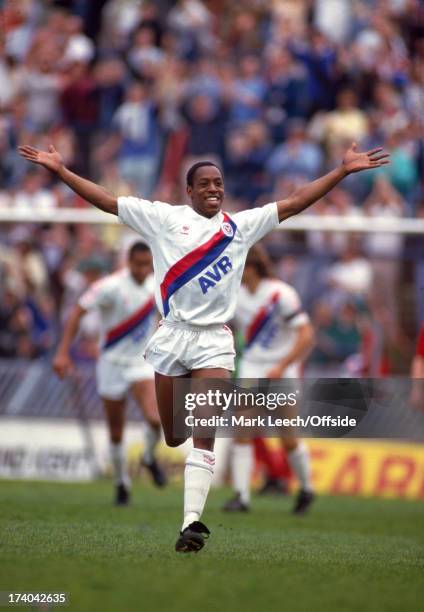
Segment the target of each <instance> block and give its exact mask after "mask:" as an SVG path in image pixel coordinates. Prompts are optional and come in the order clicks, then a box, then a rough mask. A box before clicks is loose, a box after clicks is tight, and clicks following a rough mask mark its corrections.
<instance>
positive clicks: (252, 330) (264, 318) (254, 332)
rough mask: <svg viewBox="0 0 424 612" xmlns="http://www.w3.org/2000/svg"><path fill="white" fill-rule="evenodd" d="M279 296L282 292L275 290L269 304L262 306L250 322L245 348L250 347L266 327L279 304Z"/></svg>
mask: <svg viewBox="0 0 424 612" xmlns="http://www.w3.org/2000/svg"><path fill="white" fill-rule="evenodd" d="M279 297H280V293H279V292H278V291H275V293H273V294H272V295H271V298H270V299H269V301H268V302H267V304H265V306H262V308H261V309H260V310H259V312H258V313H257V315H256V316H255V318H254V319H253V321H252V322H251V323H250V325H249V327H248V328H247V331H246V344H245V348H249V347H250V346H251V345H252V344H253V343H254V342H255V340H256V338H257V337H258V336H259V334H260V333H261V331H262V330H263V329H264V327H265V326H266V324H267V323H268V321H270V319H271V318H272V316H273V314H274V312H275V310H276V308H277V306H278V299H279Z"/></svg>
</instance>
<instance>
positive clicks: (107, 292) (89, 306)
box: [78, 278, 116, 310]
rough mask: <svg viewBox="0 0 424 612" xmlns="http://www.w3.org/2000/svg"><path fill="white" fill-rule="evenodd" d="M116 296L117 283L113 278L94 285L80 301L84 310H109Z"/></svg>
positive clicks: (104, 279) (99, 281) (103, 279)
mask: <svg viewBox="0 0 424 612" xmlns="http://www.w3.org/2000/svg"><path fill="white" fill-rule="evenodd" d="M115 295H116V287H115V283H113V282H112V279H111V278H102V279H100V280H98V281H97V282H95V283H93V284H92V285H91V286H90V287H89V288H88V289H87V291H85V293H83V294H82V296H81V297H80V299H79V300H78V304H79V305H80V306H81V308H84V310H93V309H95V308H108V307H109V306H112V304H113V302H114V299H115Z"/></svg>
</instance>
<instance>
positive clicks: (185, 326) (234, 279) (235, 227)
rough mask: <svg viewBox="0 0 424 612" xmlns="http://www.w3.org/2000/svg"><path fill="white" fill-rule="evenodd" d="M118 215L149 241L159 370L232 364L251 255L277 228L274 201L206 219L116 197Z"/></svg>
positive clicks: (149, 352) (150, 350)
mask: <svg viewBox="0 0 424 612" xmlns="http://www.w3.org/2000/svg"><path fill="white" fill-rule="evenodd" d="M118 216H119V219H120V221H121V222H123V223H125V224H126V225H128V226H129V227H131V228H132V229H133V230H135V231H136V232H137V233H138V234H140V235H141V236H142V238H143V239H144V240H145V241H146V242H147V243H148V244H149V246H150V248H151V251H152V255H153V266H154V270H155V285H156V287H155V296H156V304H157V307H158V309H159V311H160V313H161V315H162V317H163V319H162V322H161V324H160V326H159V329H158V330H157V332H156V333H155V334H154V336H153V337H152V339H151V340H150V342H149V343H148V346H147V348H146V359H147V360H148V362H149V363H151V364H152V365H153V367H154V369H155V370H156V371H157V372H159V373H161V374H166V375H169V376H179V375H183V374H186V373H187V372H189V371H191V370H194V369H199V368H225V369H228V370H233V369H234V356H235V352H234V342H233V337H232V334H231V332H230V330H229V329H228V328H227V327H226V325H225V323H226V322H227V321H229V320H230V319H232V318H233V316H234V311H235V309H236V303H237V295H238V292H239V289H240V283H241V277H242V273H243V268H244V264H245V261H246V256H247V252H248V250H249V249H250V247H251V246H252V245H253V244H254V243H255V242H257V241H258V240H260V239H261V238H263V236H265V235H266V234H267V233H268V232H270V231H271V230H273V229H274V228H275V227H277V225H278V223H279V221H278V211H277V204H276V203H275V202H274V203H271V204H267V205H266V206H263V207H260V208H253V209H251V210H247V211H242V212H238V213H235V214H231V215H230V214H228V213H225V212H222V211H221V212H219V213H217V214H216V215H215V216H213V217H212V218H207V217H203V216H202V215H199V214H198V213H196V211H195V210H193V209H192V208H191V207H190V206H171V205H170V204H166V203H163V202H150V201H148V200H142V199H138V198H135V197H120V198H118Z"/></svg>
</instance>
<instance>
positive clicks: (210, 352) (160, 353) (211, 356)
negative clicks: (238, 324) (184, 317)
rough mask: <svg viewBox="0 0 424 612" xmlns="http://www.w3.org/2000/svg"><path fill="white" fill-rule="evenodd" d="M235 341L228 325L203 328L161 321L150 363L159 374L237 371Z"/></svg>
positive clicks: (148, 349)
mask: <svg viewBox="0 0 424 612" xmlns="http://www.w3.org/2000/svg"><path fill="white" fill-rule="evenodd" d="M235 355H236V352H235V349H234V338H233V333H232V331H231V329H230V328H229V327H228V326H227V325H211V326H209V327H200V326H196V325H189V324H186V323H173V322H171V321H161V322H160V323H159V328H158V329H157V330H156V332H155V333H154V334H153V336H152V337H151V338H150V340H149V343H148V344H147V347H146V353H145V357H146V360H147V361H148V362H149V363H150V364H151V365H152V366H153V368H154V370H155V371H156V372H158V373H159V374H165V375H166V376H182V375H184V374H188V373H189V372H191V371H192V370H199V369H200V368H224V369H225V370H230V371H232V370H234V358H235Z"/></svg>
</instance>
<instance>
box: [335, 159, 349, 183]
mask: <svg viewBox="0 0 424 612" xmlns="http://www.w3.org/2000/svg"><path fill="white" fill-rule="evenodd" d="M337 171H338V172H339V174H340V179H344V178H345V177H346V176H348V175H349V174H350V171H349V169H348V168H347V166H346V164H345V163H344V162H342V163H341V164H340V166H339V167H338V168H337Z"/></svg>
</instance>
